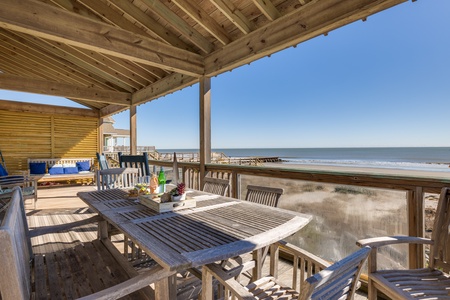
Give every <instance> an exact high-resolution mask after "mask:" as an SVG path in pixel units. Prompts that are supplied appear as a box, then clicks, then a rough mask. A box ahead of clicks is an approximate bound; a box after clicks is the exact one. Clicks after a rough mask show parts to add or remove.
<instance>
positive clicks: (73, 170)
mask: <svg viewBox="0 0 450 300" xmlns="http://www.w3.org/2000/svg"><path fill="white" fill-rule="evenodd" d="M64 174H78V168H77V167H65V168H64Z"/></svg>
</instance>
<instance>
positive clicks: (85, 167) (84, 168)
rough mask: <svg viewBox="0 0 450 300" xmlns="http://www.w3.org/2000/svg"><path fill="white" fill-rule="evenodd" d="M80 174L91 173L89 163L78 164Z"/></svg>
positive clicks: (81, 162)
mask: <svg viewBox="0 0 450 300" xmlns="http://www.w3.org/2000/svg"><path fill="white" fill-rule="evenodd" d="M77 168H78V172H83V171H89V170H90V169H91V166H90V165H89V161H88V160H86V161H78V162H77Z"/></svg>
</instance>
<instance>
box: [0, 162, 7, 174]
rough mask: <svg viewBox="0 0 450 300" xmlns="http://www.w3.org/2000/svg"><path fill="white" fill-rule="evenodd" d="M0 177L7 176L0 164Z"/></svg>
mask: <svg viewBox="0 0 450 300" xmlns="http://www.w3.org/2000/svg"><path fill="white" fill-rule="evenodd" d="M0 176H8V172H6V170H5V168H3V165H2V164H0Z"/></svg>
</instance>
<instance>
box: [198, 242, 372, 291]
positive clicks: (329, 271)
mask: <svg viewBox="0 0 450 300" xmlns="http://www.w3.org/2000/svg"><path fill="white" fill-rule="evenodd" d="M283 250H286V251H287V252H288V253H290V254H292V255H293V257H294V258H293V264H294V265H298V264H299V262H300V267H299V268H293V274H292V275H293V276H292V286H293V287H295V288H291V287H288V286H286V285H284V284H282V283H280V282H279V281H278V280H277V268H276V264H277V262H278V257H277V254H278V248H276V247H273V246H272V247H271V250H270V251H271V271H270V273H271V274H269V275H267V276H264V277H262V278H259V279H257V280H255V281H253V282H250V283H249V284H248V285H247V286H245V287H244V286H243V285H242V284H241V283H240V282H238V280H236V276H237V275H238V274H240V273H241V272H242V271H245V270H247V269H249V268H252V267H253V265H257V263H256V262H255V263H254V264H253V265H252V262H247V263H246V264H245V265H241V266H238V267H236V268H233V269H229V270H226V269H224V268H223V267H222V266H221V265H220V264H216V263H214V264H208V265H206V266H203V269H202V272H203V286H202V299H203V300H210V299H213V297H214V295H213V287H212V285H213V282H214V280H213V278H215V279H217V280H218V282H219V284H220V286H219V288H218V289H217V291H218V293H222V289H221V288H222V287H223V288H224V289H223V294H224V299H229V298H230V297H231V298H232V299H246V300H250V299H300V300H309V299H327V300H330V299H342V300H343V299H353V297H354V294H355V291H356V290H357V289H358V287H359V276H360V273H361V268H362V266H363V264H364V262H365V261H366V259H367V257H368V255H369V253H370V248H369V247H365V248H362V249H359V250H358V251H356V252H354V253H353V254H351V255H349V256H347V257H345V258H344V259H342V260H340V261H338V262H336V263H335V264H333V265H331V266H330V265H329V264H328V263H327V262H324V261H323V260H322V259H320V258H318V257H316V256H314V255H313V254H311V253H308V252H307V251H305V250H303V249H300V248H298V247H296V246H294V245H290V244H287V243H285V244H284V245H283ZM327 266H328V267H327ZM298 272H300V273H301V275H300V276H298V275H299V274H298ZM304 273H306V274H308V276H310V277H308V278H306V280H305V279H304V278H305V277H304ZM311 273H312V274H314V275H312V274H311ZM298 279H300V281H299V280H298ZM298 281H299V283H300V285H299V286H298ZM297 287H298V289H299V291H300V292H298V291H297V290H296V288H297Z"/></svg>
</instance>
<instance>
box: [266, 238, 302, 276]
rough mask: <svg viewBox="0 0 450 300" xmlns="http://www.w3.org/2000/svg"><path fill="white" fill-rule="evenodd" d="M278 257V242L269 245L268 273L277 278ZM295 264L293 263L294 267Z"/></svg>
mask: <svg viewBox="0 0 450 300" xmlns="http://www.w3.org/2000/svg"><path fill="white" fill-rule="evenodd" d="M279 259H280V246H279V245H278V243H275V244H272V245H270V275H272V276H273V277H275V278H278V261H279ZM295 267H296V266H295V265H294V268H295Z"/></svg>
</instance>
